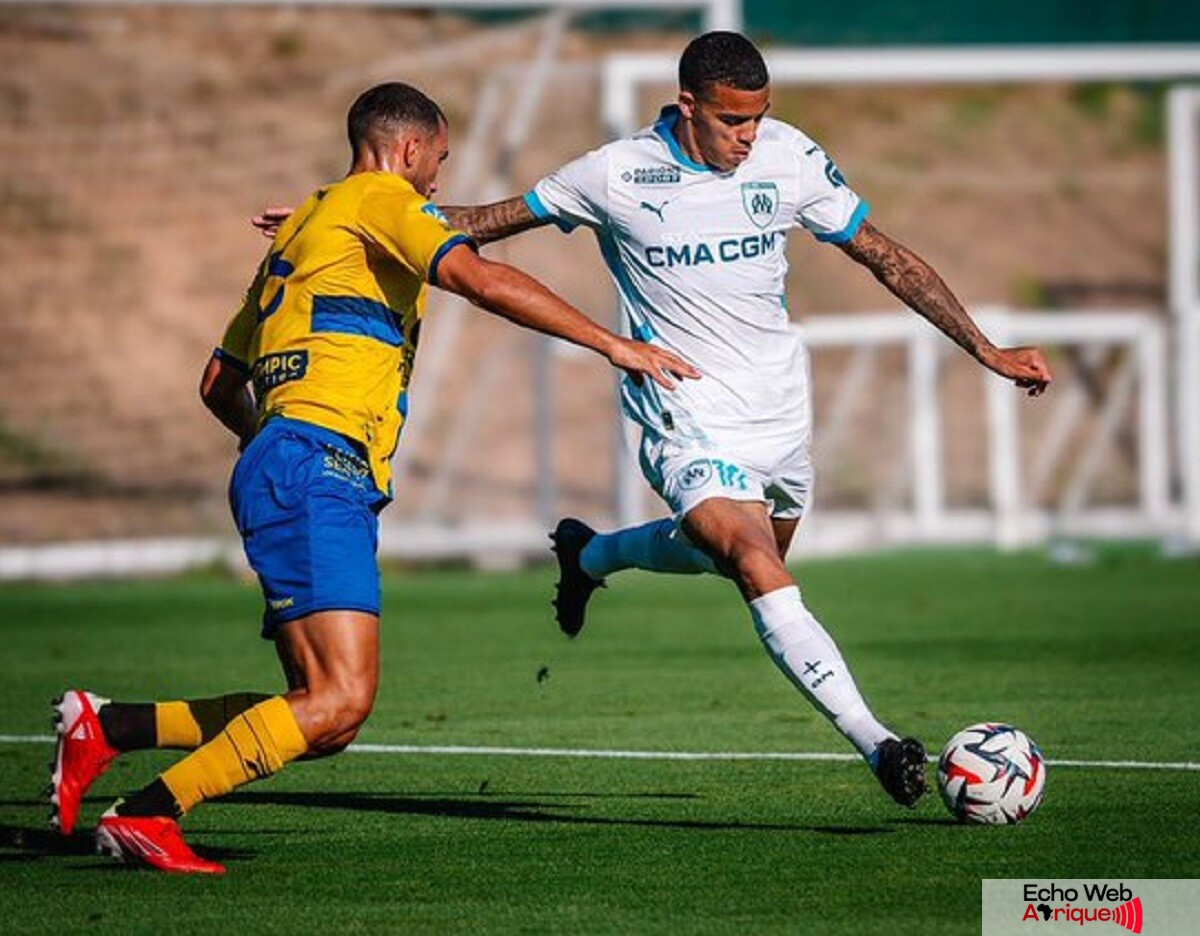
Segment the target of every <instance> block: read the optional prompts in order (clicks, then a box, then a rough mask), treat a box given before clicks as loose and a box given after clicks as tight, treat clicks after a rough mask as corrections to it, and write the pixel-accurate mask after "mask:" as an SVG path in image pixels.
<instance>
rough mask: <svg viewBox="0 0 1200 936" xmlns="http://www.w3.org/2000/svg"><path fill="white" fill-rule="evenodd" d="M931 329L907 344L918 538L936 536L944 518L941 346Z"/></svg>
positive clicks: (910, 448)
mask: <svg viewBox="0 0 1200 936" xmlns="http://www.w3.org/2000/svg"><path fill="white" fill-rule="evenodd" d="M941 340H942V339H941V337H940V336H939V335H938V334H937V333H936V332H935V331H933V329H932V328H920V329H918V330H917V331H915V332H913V336H912V338H910V339H909V342H908V362H909V364H908V367H909V374H908V401H909V410H910V412H911V414H912V415H911V422H910V423H909V443H910V444H909V452H910V456H911V464H910V470H911V472H912V485H913V510H914V512H915V513H916V520H917V535H918V537H919V538H921V539H923V540H932V539H934V538H935V537H936V536H937V533H938V528H939V526H940V525H941V519H942V504H943V493H942V491H943V487H942V430H941V409H940V401H939V397H938V343H939V342H940V341H941Z"/></svg>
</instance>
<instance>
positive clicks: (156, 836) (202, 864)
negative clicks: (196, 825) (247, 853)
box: [96, 805, 225, 874]
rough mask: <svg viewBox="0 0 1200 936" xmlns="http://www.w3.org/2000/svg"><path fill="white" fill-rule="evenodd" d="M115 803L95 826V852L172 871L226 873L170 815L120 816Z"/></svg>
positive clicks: (131, 862)
mask: <svg viewBox="0 0 1200 936" xmlns="http://www.w3.org/2000/svg"><path fill="white" fill-rule="evenodd" d="M116 809H117V807H116V805H114V806H113V807H112V808H110V809H109V810H108V811H107V812H106V813H105V814H104V815H103V816H101V817H100V824H99V825H98V826H96V852H97V853H98V854H101V855H111V856H112V857H114V858H120V859H121V860H122V861H126V862H129V863H130V864H141V865H148V866H149V867H151V868H157V869H158V870H159V871H168V872H171V873H173V874H224V873H225V866H224V865H222V864H217V862H215V861H208V860H207V859H204V858H201V857H200V856H199V855H197V854H196V853H195V852H194V851H192V850H191V848H189V847H188V843H187V842H185V841H184V840H183V831H182V830H181V829H180V828H179V823H178V822H176V821H175V820H174V819H171V818H168V817H167V816H118V815H117V813H116Z"/></svg>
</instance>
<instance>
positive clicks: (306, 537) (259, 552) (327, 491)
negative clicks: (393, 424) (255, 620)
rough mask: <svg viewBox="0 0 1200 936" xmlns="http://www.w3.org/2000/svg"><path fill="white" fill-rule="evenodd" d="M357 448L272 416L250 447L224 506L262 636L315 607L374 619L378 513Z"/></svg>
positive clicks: (379, 498)
mask: <svg viewBox="0 0 1200 936" xmlns="http://www.w3.org/2000/svg"><path fill="white" fill-rule="evenodd" d="M387 502H388V499H387V498H386V497H385V496H384V495H382V494H381V493H380V492H379V490H378V489H377V488H376V487H375V482H374V479H373V478H372V476H371V468H370V465H369V463H368V462H367V460H366V457H365V455H364V453H363V450H362V447H361V446H359V445H358V444H357V443H355V442H353V441H351V440H350V439H347V438H346V437H345V436H343V435H341V434H339V433H337V432H332V431H331V430H329V429H323V428H321V427H320V426H314V425H312V424H311V423H306V422H302V421H300V420H296V419H288V418H286V417H278V416H277V417H274V418H272V419H270V420H268V421H267V423H266V424H265V425H264V426H263V427H262V429H261V430H260V431H259V433H258V435H256V436H255V437H254V440H253V441H252V442H251V443H250V445H249V446H247V447H246V451H245V452H244V453H242V457H241V458H240V459H239V460H238V463H237V466H236V467H235V468H234V470H233V477H232V479H231V480H230V483H229V503H230V506H231V507H232V509H233V518H234V521H235V522H236V523H237V528H238V532H239V533H241V535H242V543H243V545H244V546H245V549H246V558H247V559H248V560H249V561H250V567H251V568H252V569H254V571H255V573H256V574H257V575H258V580H259V583H260V584H261V585H262V590H263V597H264V599H265V602H266V604H265V608H264V611H263V624H262V636H263V637H264V638H265V639H267V640H273V639H274V638H275V636H276V632H277V631H278V628H279V626H280V625H281V624H285V623H287V622H288V621H294V620H296V619H297V618H302V617H305V616H306V615H309V614H312V613H314V612H316V611H364V612H366V613H368V614H375V615H378V614H379V608H380V587H379V565H378V563H377V561H376V558H375V552H376V548H377V546H378V544H379V511H380V510H382V509H383V507H384V505H386V504H387Z"/></svg>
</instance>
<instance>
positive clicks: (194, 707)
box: [154, 692, 271, 751]
mask: <svg viewBox="0 0 1200 936" xmlns="http://www.w3.org/2000/svg"><path fill="white" fill-rule="evenodd" d="M269 698H271V697H270V696H269V695H264V694H263V693H260V692H231V693H228V694H226V695H223V696H216V697H215V698H212V699H189V700H188V701H186V702H158V703H156V704H155V706H154V727H155V735H156V737H155V744H154V747H160V748H183V749H184V750H185V751H194V750H195V749H196V748H198V747H200V745H202V744H204V742H206V741H211V740H212V739H213V738H215V737H216V736H217V735H218V734H220V732H221V729H222V728H224V727H225V726H226V725H227V724H229V722H230V721H232V720H233V719H234V718H236V717H237V716H238V715H241V714H242V712H244V711H246V710H247V709H248V708H251V707H253V706H255V705H257V704H258V703H259V702H265V701H266V700H267V699H269Z"/></svg>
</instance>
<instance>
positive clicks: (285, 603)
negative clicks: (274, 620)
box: [267, 598, 296, 611]
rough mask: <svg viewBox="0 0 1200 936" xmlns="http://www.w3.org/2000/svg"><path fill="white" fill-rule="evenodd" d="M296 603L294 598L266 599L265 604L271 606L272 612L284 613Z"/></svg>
mask: <svg viewBox="0 0 1200 936" xmlns="http://www.w3.org/2000/svg"><path fill="white" fill-rule="evenodd" d="M295 603H296V599H295V598H268V599H267V604H269V605H270V606H271V610H272V611H286V610H287V609H288V608H290V607H292V606H293V605H294V604H295Z"/></svg>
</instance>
